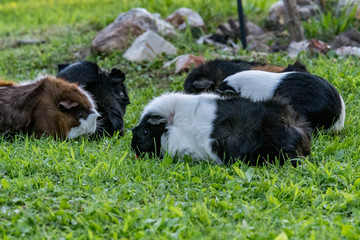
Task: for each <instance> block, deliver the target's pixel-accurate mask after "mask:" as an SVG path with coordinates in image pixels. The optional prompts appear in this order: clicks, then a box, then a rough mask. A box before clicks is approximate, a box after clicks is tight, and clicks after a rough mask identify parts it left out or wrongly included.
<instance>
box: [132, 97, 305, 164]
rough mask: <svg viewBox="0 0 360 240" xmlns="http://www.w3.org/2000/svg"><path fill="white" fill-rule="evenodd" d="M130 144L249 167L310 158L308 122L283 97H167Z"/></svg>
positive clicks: (146, 115) (154, 104)
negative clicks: (277, 161) (234, 162)
mask: <svg viewBox="0 0 360 240" xmlns="http://www.w3.org/2000/svg"><path fill="white" fill-rule="evenodd" d="M132 131H133V139H132V143H131V146H132V148H133V149H134V151H135V152H136V154H137V155H138V156H139V155H141V154H143V153H149V154H154V155H155V156H158V157H159V156H162V155H164V154H165V153H167V154H170V155H171V156H177V157H180V158H181V157H183V156H184V155H189V156H191V157H192V158H193V159H194V160H200V161H202V160H209V159H210V161H213V162H215V163H220V164H221V163H225V164H227V163H232V162H233V161H234V160H235V159H239V160H242V161H244V162H245V163H248V164H250V165H257V164H260V165H261V164H263V163H265V162H269V163H273V162H275V159H276V158H277V159H279V163H280V164H283V163H284V161H285V160H286V159H288V158H289V159H293V160H291V162H292V163H293V164H296V160H295V159H294V158H296V157H298V156H303V157H305V156H307V155H309V154H310V141H311V128H310V127H309V123H308V122H307V121H306V120H305V119H304V118H303V117H302V116H301V115H300V114H298V113H297V112H296V111H294V110H293V108H292V107H291V106H290V105H288V104H287V103H286V102H284V101H283V100H281V99H275V98H274V99H271V100H267V101H259V102H253V101H251V100H249V99H245V98H241V97H236V98H228V99H225V98H221V97H220V96H218V95H215V94H200V95H187V94H183V93H169V94H164V95H162V96H160V97H157V98H155V99H154V100H152V101H151V102H150V103H149V104H148V105H147V106H146V107H145V109H144V111H143V113H142V116H141V119H140V123H139V125H138V126H136V127H135V128H134V129H133V130H132Z"/></svg>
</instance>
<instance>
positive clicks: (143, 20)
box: [114, 8, 176, 35]
mask: <svg viewBox="0 0 360 240" xmlns="http://www.w3.org/2000/svg"><path fill="white" fill-rule="evenodd" d="M114 22H132V23H134V24H137V25H139V26H140V27H141V28H142V29H143V30H144V31H146V30H152V31H154V32H158V33H160V34H165V35H175V34H176V32H175V29H174V27H173V26H172V25H171V24H169V23H167V22H165V21H164V20H162V19H161V18H160V15H159V14H151V13H150V12H148V11H147V10H146V9H144V8H133V9H131V10H130V11H128V12H126V13H122V14H120V15H119V16H118V17H117V18H116V20H115V21H114Z"/></svg>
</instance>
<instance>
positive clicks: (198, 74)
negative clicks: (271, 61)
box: [184, 60, 263, 93]
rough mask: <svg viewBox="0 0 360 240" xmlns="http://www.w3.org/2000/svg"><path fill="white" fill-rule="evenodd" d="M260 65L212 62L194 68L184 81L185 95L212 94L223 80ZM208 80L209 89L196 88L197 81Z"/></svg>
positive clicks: (240, 61) (227, 61) (255, 63)
mask: <svg viewBox="0 0 360 240" xmlns="http://www.w3.org/2000/svg"><path fill="white" fill-rule="evenodd" d="M261 65H263V64H262V63H258V62H247V61H242V60H212V61H208V62H206V63H204V64H202V65H200V66H199V67H196V68H194V69H193V70H192V71H191V72H190V73H189V75H188V76H187V77H186V79H185V83H184V91H185V92H186V93H200V92H206V91H210V92H214V91H215V90H216V89H217V87H218V86H219V85H220V84H221V83H222V81H224V79H225V78H226V77H228V76H230V75H233V74H235V73H237V72H241V71H244V70H248V69H249V68H250V67H253V66H261ZM205 79H206V80H208V81H210V82H211V83H212V84H211V85H210V86H209V87H197V85H196V82H197V81H203V80H205Z"/></svg>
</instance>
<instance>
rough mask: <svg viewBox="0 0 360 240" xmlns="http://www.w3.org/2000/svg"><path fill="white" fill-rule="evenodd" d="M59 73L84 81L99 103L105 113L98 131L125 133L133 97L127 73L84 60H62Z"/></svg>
mask: <svg viewBox="0 0 360 240" xmlns="http://www.w3.org/2000/svg"><path fill="white" fill-rule="evenodd" d="M57 77H60V78H63V79H66V80H67V81H70V82H75V83H78V84H81V85H84V88H85V89H86V90H87V91H88V92H90V93H91V94H92V95H93V96H94V99H95V101H96V103H97V105H98V111H99V112H100V114H101V117H100V118H99V120H98V122H99V124H98V127H97V129H96V134H97V135H104V134H106V135H109V136H112V135H113V134H114V133H115V132H116V131H120V135H121V136H123V135H124V119H123V118H124V115H125V112H126V106H127V105H128V104H130V99H129V96H128V93H127V90H126V86H125V83H124V81H125V74H124V73H123V72H122V71H121V70H119V69H117V68H113V69H112V70H111V71H110V72H109V71H107V70H105V69H102V68H100V67H99V66H98V65H97V64H96V63H93V62H89V61H80V62H76V63H74V64H59V65H58V74H57Z"/></svg>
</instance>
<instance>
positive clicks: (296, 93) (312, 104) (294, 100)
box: [217, 70, 345, 132]
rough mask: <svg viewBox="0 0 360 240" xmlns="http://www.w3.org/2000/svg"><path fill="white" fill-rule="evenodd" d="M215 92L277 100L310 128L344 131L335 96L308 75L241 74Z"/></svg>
mask: <svg viewBox="0 0 360 240" xmlns="http://www.w3.org/2000/svg"><path fill="white" fill-rule="evenodd" d="M217 91H218V93H220V94H223V93H226V94H227V95H229V94H230V95H240V96H242V97H248V98H251V99H252V100H255V101H258V100H267V99H270V98H272V97H274V96H279V97H282V98H286V99H287V100H288V101H289V104H290V105H291V106H292V107H293V108H294V109H295V111H297V112H299V113H300V114H302V115H304V116H305V117H306V119H308V120H309V121H310V123H311V127H312V128H324V129H331V130H333V131H335V132H337V131H340V130H341V129H342V128H343V127H344V121H345V103H344V101H343V99H342V97H341V96H340V94H339V92H338V91H337V90H336V88H335V87H334V86H333V85H332V84H331V83H329V82H328V81H326V80H325V79H323V78H321V77H319V76H316V75H312V74H310V73H306V72H284V73H272V72H265V71H255V70H254V71H243V72H239V73H236V74H234V75H231V76H229V77H227V78H226V79H225V80H224V81H223V83H222V84H221V85H220V86H219V87H218V90H217Z"/></svg>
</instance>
